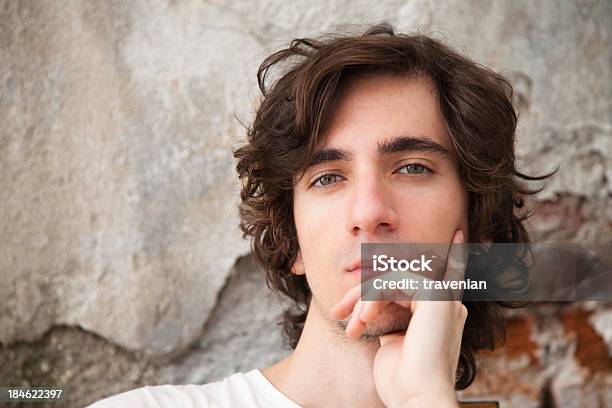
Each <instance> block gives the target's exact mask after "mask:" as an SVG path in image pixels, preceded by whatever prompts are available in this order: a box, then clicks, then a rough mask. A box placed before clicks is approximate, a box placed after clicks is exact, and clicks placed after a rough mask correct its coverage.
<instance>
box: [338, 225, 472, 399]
mask: <svg viewBox="0 0 612 408" xmlns="http://www.w3.org/2000/svg"><path fill="white" fill-rule="evenodd" d="M452 243H455V244H460V243H464V238H463V232H462V231H460V230H459V231H456V232H455V235H454V236H453V241H452ZM451 251H452V252H451ZM466 252H467V251H465V249H464V246H463V245H455V246H454V247H452V246H451V249H450V250H449V256H448V257H447V269H446V273H445V276H444V280H463V275H464V273H465V263H466V261H467V254H466ZM450 260H452V261H454V262H457V261H458V262H459V265H457V264H454V265H453V267H452V268H449V265H448V262H450ZM356 292H357V293H358V291H357V289H356V288H353V289H352V290H351V291H349V292H348V293H347V294H346V295H345V297H344V298H343V299H342V300H341V301H340V302H338V304H336V306H334V308H333V309H332V314H333V315H334V316H335V317H336V318H344V317H346V316H347V315H348V314H349V313H350V312H351V311H352V312H353V313H352V316H351V319H350V321H349V323H348V325H347V328H346V333H347V336H349V337H351V338H357V337H359V336H360V335H361V334H362V333H363V331H364V329H365V326H366V324H367V323H368V322H371V321H373V320H374V319H375V318H376V317H377V316H378V314H379V313H380V312H381V310H383V309H384V308H385V307H387V306H388V305H389V304H391V303H397V304H400V305H402V306H404V307H406V308H407V309H408V310H407V311H406V312H407V313H411V314H412V317H411V319H410V323H409V326H408V329H407V331H406V333H404V334H399V333H398V334H390V335H383V336H380V337H379V340H380V344H381V347H380V349H379V350H378V352H377V353H376V357H375V360H374V382H375V385H376V390H377V392H378V395H379V397H380V398H381V400H382V401H383V402H384V403H385V405H387V406H389V407H408V406H415V407H416V406H427V407H429V406H436V407H446V406H448V407H451V406H452V407H457V406H458V403H457V399H456V394H455V390H454V385H455V373H456V371H457V365H458V361H459V352H460V350H461V337H462V333H463V327H464V324H465V320H466V318H467V309H466V307H465V306H464V305H463V304H462V303H461V301H460V300H452V301H429V300H426V299H424V298H423V297H422V296H421V295H422V293H423V292H422V291H419V292H417V293H415V296H414V297H413V298H412V299H411V300H405V301H394V302H391V301H362V300H360V299H359V295H358V296H356V295H355V293H356ZM454 299H458V297H454ZM459 299H460V297H459Z"/></svg>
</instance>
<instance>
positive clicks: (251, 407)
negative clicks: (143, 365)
mask: <svg viewBox="0 0 612 408" xmlns="http://www.w3.org/2000/svg"><path fill="white" fill-rule="evenodd" d="M140 407H143V408H145V407H146V408H177V407H180V408H196V407H198V408H230V407H231V408H234V407H245V408H281V407H282V408H286V407H289V408H300V406H299V405H298V404H296V403H295V402H293V401H291V400H290V399H289V398H288V397H287V396H286V395H284V394H283V393H281V392H280V391H279V390H278V389H276V387H274V386H273V385H272V383H270V381H268V379H267V378H266V377H265V376H264V375H263V374H262V373H261V371H259V370H258V369H253V370H251V371H249V372H246V373H236V374H233V375H231V376H229V377H226V378H225V379H223V380H221V381H216V382H212V383H208V384H204V385H194V384H189V385H156V386H146V387H141V388H136V389H134V390H131V391H126V392H124V393H121V394H117V395H114V396H111V397H108V398H105V399H103V400H100V401H98V402H95V403H94V404H92V405H90V406H89V407H88V408H140Z"/></svg>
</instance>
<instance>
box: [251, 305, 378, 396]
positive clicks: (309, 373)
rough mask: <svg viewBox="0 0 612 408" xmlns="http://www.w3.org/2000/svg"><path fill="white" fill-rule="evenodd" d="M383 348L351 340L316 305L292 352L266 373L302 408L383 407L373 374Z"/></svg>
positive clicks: (310, 311) (375, 343)
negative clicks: (323, 407)
mask: <svg viewBox="0 0 612 408" xmlns="http://www.w3.org/2000/svg"><path fill="white" fill-rule="evenodd" d="M378 348H379V344H378V343H377V342H374V343H373V342H366V341H363V340H351V339H349V338H348V337H346V335H345V334H344V333H343V332H342V331H341V330H340V329H338V328H336V327H335V326H334V322H333V321H330V320H327V319H326V318H325V317H324V316H323V315H322V314H321V312H320V310H319V309H318V308H317V306H316V303H315V302H312V301H311V303H310V308H309V310H308V315H307V317H306V322H305V323H304V330H303V331H302V335H301V337H300V340H299V342H298V344H297V346H296V348H295V350H294V351H293V353H291V354H290V355H289V356H288V357H287V358H285V359H284V360H281V361H280V362H278V363H276V364H275V365H273V366H272V367H268V368H266V369H263V370H262V373H263V374H264V375H265V376H266V378H267V379H268V380H269V381H270V382H271V383H272V384H273V385H274V386H275V387H276V388H277V389H279V390H280V391H281V392H282V393H283V394H285V395H286V396H288V397H289V398H290V399H292V400H293V401H295V402H296V403H297V404H299V405H300V406H303V407H311V406H326V407H327V406H338V407H346V406H350V407H383V406H384V405H383V403H382V401H381V400H380V398H379V397H378V394H377V393H376V389H375V387H374V376H373V365H374V357H375V355H376V352H377V351H378Z"/></svg>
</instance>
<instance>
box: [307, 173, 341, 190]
mask: <svg viewBox="0 0 612 408" xmlns="http://www.w3.org/2000/svg"><path fill="white" fill-rule="evenodd" d="M336 181H338V176H337V175H335V174H324V175H322V176H321V177H319V178H318V179H317V180H316V181H315V182H314V183H312V186H313V187H318V188H321V187H327V186H329V185H331V184H333V183H334V182H336Z"/></svg>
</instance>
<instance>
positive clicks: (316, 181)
mask: <svg viewBox="0 0 612 408" xmlns="http://www.w3.org/2000/svg"><path fill="white" fill-rule="evenodd" d="M408 166H418V167H421V168H423V171H422V172H421V173H417V174H410V173H401V174H404V175H406V176H408V177H426V176H427V175H429V174H431V173H433V171H432V170H431V169H430V168H429V167H427V166H425V165H423V164H421V163H406V164H404V165H403V166H401V167H400V168H399V169H397V170H396V171H395V172H398V171H399V170H401V169H403V168H405V167H408ZM428 173H429V174H428ZM329 176H335V177H340V176H338V175H337V174H334V173H325V174H322V175H321V176H319V177H317V179H316V180H315V181H313V182H312V184H310V187H311V188H315V189H319V190H324V189H326V188H330V187H331V186H332V185H333V184H334V183H331V184H328V185H321V186H317V185H316V184H317V183H318V182H319V181H320V180H321V179H322V178H323V177H329Z"/></svg>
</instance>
